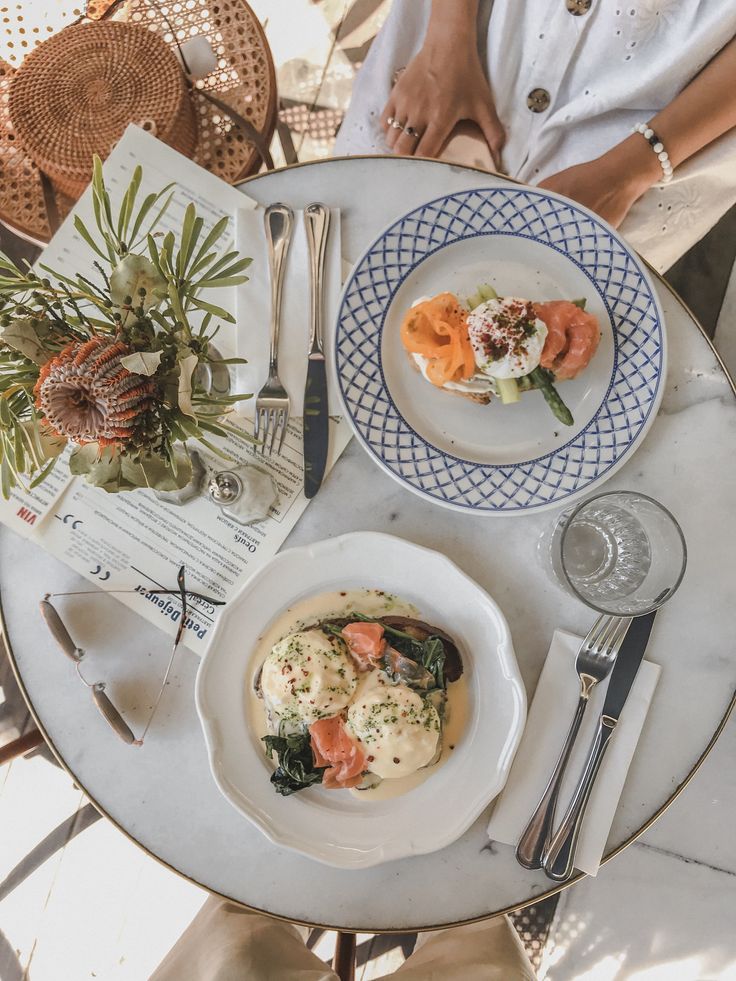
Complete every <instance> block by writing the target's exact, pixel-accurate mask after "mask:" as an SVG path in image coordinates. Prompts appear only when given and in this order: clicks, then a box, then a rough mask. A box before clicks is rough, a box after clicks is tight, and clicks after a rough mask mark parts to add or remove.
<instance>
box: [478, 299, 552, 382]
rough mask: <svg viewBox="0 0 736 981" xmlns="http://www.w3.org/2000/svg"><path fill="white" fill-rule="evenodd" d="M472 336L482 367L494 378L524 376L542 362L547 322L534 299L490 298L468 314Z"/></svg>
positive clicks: (479, 364)
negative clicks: (533, 301)
mask: <svg viewBox="0 0 736 981" xmlns="http://www.w3.org/2000/svg"><path fill="white" fill-rule="evenodd" d="M468 336H469V337H470V344H471V347H472V348H473V354H474V355H475V363H476V364H477V365H478V369H479V370H480V371H481V372H482V373H483V374H484V375H487V376H489V377H491V378H521V377H522V376H523V375H528V374H529V372H530V371H534V369H535V368H536V367H537V366H538V365H539V362H540V359H541V357H542V349H543V347H544V342H545V340H546V338H547V325H546V324H545V323H544V321H543V320H540V318H539V317H537V315H536V313H535V311H534V305H533V303H532V302H531V301H530V300H522V299H520V298H518V297H513V296H505V297H498V298H497V299H493V300H486V302H485V303H481V305H480V306H478V307H476V308H475V309H474V310H472V311H471V313H469V314H468Z"/></svg>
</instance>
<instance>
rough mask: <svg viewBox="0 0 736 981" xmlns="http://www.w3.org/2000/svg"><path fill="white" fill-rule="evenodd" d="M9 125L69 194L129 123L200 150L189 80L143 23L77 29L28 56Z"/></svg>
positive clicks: (13, 89)
mask: <svg viewBox="0 0 736 981" xmlns="http://www.w3.org/2000/svg"><path fill="white" fill-rule="evenodd" d="M8 112H9V114H10V123H11V126H12V128H13V130H14V132H15V136H16V139H17V140H19V142H20V144H21V145H22V147H23V149H24V150H25V151H26V153H27V154H28V155H29V156H30V158H31V160H33V162H34V163H35V164H36V166H37V167H39V168H40V169H41V170H42V171H43V172H44V173H45V174H47V175H48V176H49V177H50V178H51V180H52V181H53V184H54V186H55V187H56V188H57V189H58V190H60V191H62V192H63V193H64V194H67V195H69V196H72V197H75V196H77V195H79V194H81V193H82V191H83V190H84V189H85V187H86V186H87V184H88V183H89V182H90V180H91V179H92V157H93V155H94V154H95V153H97V154H100V155H101V156H107V155H108V154H109V153H110V151H111V150H112V148H113V147H114V146H115V144H116V143H117V141H118V140H119V139H120V137H121V136H122V135H123V133H124V132H125V129H126V127H127V125H128V123H130V122H139V123H141V125H145V126H146V128H148V129H149V130H151V131H152V132H153V133H155V135H156V136H158V137H159V138H160V139H162V140H163V141H164V142H166V143H168V144H169V145H170V146H172V147H174V149H176V150H179V151H180V152H181V153H184V154H186V155H187V156H191V154H192V153H193V151H194V146H195V143H196V130H195V123H194V106H193V103H192V99H191V98H190V95H189V90H188V86H187V82H186V79H185V77H184V73H183V72H182V70H181V66H180V64H179V62H178V61H177V60H176V58H175V56H174V53H173V51H172V50H171V48H170V47H169V46H168V45H167V44H166V42H165V41H164V39H163V38H162V37H161V36H160V35H158V34H156V32H155V31H149V30H148V29H147V28H146V27H144V26H143V25H142V24H131V23H126V22H124V21H114V20H110V21H106V22H104V23H94V22H92V21H87V22H80V23H77V24H71V25H70V26H69V27H66V28H64V30H63V31H60V32H59V33H58V34H54V35H52V36H51V37H50V38H48V40H46V41H44V42H43V44H39V45H37V46H36V47H35V48H34V49H33V51H31V53H30V54H29V55H28V57H27V58H26V59H25V61H24V62H23V64H22V65H21V66H20V68H19V69H18V71H17V72H15V75H14V77H13V78H12V80H11V82H10V89H9V98H8Z"/></svg>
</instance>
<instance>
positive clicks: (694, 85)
mask: <svg viewBox="0 0 736 981" xmlns="http://www.w3.org/2000/svg"><path fill="white" fill-rule="evenodd" d="M650 125H651V127H652V129H654V130H655V131H656V132H657V134H658V135H659V136H660V137H661V138H662V141H663V142H664V145H665V146H666V148H667V152H668V153H669V155H670V160H671V161H672V166H673V167H677V166H678V165H679V164H681V163H683V162H684V161H685V160H687V159H688V157H691V156H692V155H693V154H694V153H697V152H698V150H702V148H703V147H704V146H707V145H708V144H709V143H712V142H713V140H715V139H717V138H718V137H719V136H722V135H723V134H724V133H726V132H728V130H730V129H733V127H734V126H736V38H734V39H733V40H732V41H729V43H728V44H727V45H726V46H725V48H722V50H721V51H719V52H718V54H717V55H716V56H715V58H713V60H712V61H711V62H710V63H709V64H708V65H706V66H705V68H704V69H703V70H702V71H701V72H700V74H699V75H697V76H696V77H695V78H694V79H693V80H692V82H690V84H689V85H687V86H686V87H685V88H684V89H683V90H682V92H680V94H679V95H678V96H676V97H675V98H674V99H673V100H672V102H670V104H669V105H668V106H666V107H665V108H664V109H662V111H661V112H658V113H657V115H656V116H654V117H653V118H652V120H651V122H650Z"/></svg>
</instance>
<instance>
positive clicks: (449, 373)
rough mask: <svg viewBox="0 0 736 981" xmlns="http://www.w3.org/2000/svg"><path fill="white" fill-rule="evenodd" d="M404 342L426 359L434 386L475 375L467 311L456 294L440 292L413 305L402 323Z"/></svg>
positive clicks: (409, 348)
mask: <svg viewBox="0 0 736 981" xmlns="http://www.w3.org/2000/svg"><path fill="white" fill-rule="evenodd" d="M401 342H402V344H403V345H404V347H405V348H406V350H407V351H409V353H410V354H419V355H421V357H423V358H426V359H427V368H426V371H427V377H428V378H429V380H430V381H431V382H432V384H433V385H438V386H442V385H443V384H444V383H445V382H448V381H461V380H462V379H464V378H472V376H473V375H474V374H475V371H476V367H475V355H474V354H473V348H472V347H471V344H470V337H469V336H468V311H467V310H466V309H465V308H464V307H463V305H462V304H461V303H460V301H459V300H458V298H457V297H456V296H455V294H454V293H440V294H438V295H437V296H435V297H432V299H431V300H424V301H423V302H422V303H417V304H416V305H415V306H413V307H412V308H411V309H410V310H409V311H408V312H407V314H406V316H405V317H404V320H403V322H402V324H401Z"/></svg>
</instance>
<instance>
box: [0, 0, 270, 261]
mask: <svg viewBox="0 0 736 981" xmlns="http://www.w3.org/2000/svg"><path fill="white" fill-rule="evenodd" d="M83 6H84V5H83V4H81V3H78V4H76V5H75V4H74V2H73V0H58V2H57V4H56V7H55V9H54V12H53V18H52V17H51V15H50V13H48V12H46V11H42V10H41V8H42V7H45V5H44V4H39V5H38V6H36V4H32V5H31V4H27V3H26V4H20V3H9V2H0V221H2V222H3V223H4V224H5V225H7V226H8V227H9V228H11V229H13V230H14V231H16V232H18V233H19V234H21V235H23V236H24V237H26V238H29V239H31V240H32V241H35V242H37V243H39V244H41V243H44V242H46V241H48V239H49V238H50V236H51V232H52V226H51V223H50V221H49V216H48V214H47V206H46V201H45V197H44V182H43V180H42V176H41V171H40V170H39V168H38V167H37V166H36V164H35V163H34V162H33V160H32V159H31V157H30V155H29V154H28V153H27V152H26V150H25V148H24V146H23V144H22V142H21V140H20V139H19V134H17V133H16V132H15V130H14V128H13V125H12V122H11V119H10V112H9V91H10V88H11V84H12V81H13V78H14V77H15V75H16V73H18V72H19V70H20V68H21V67H22V65H23V63H24V61H25V59H26V58H27V57H30V54H31V53H32V52H33V50H34V49H35V48H36V47H37V45H38V44H39V42H41V41H43V40H45V39H46V38H49V37H53V35H54V34H55V33H57V32H58V31H60V30H62V29H64V28H65V27H66V26H67V25H70V24H74V23H75V22H77V21H87V20H92V19H97V18H103V21H102V22H101V23H100V24H99V25H96V26H104V24H105V21H104V18H106V17H107V18H108V19H109V18H110V16H111V15H112V16H113V17H114V18H115V19H116V20H117V19H121V20H124V21H126V22H127V23H128V24H130V25H136V26H139V27H141V28H147V29H148V30H150V31H152V32H153V33H155V34H157V35H158V36H159V37H160V38H161V39H162V40H163V41H164V42H165V44H166V45H167V46H168V47H169V48H170V49H171V50H175V49H176V48H177V42H178V43H182V42H184V41H185V40H187V39H188V38H190V37H194V36H197V35H200V36H203V37H205V38H206V39H207V40H208V41H209V43H210V45H211V47H212V49H213V51H214V53H215V56H216V58H217V66H216V68H215V69H214V70H213V71H212V72H211V73H210V74H209V75H207V76H206V77H204V78H202V79H198V80H196V81H194V82H191V83H188V86H189V99H190V104H191V105H192V106H193V112H194V126H195V130H196V145H195V147H194V149H193V151H192V156H193V159H194V160H195V161H196V162H197V163H199V164H200V165H201V166H203V167H205V168H206V169H207V170H209V171H211V172H212V173H214V174H216V175H217V176H218V177H221V178H223V179H224V180H226V181H227V182H228V183H235V182H236V181H238V180H242V179H243V178H244V177H246V176H248V175H249V174H251V173H253V172H254V171H255V170H256V169H257V167H258V166H259V163H260V155H259V151H258V149H257V148H256V146H255V145H254V144H253V143H252V142H250V141H249V140H248V139H247V138H246V137H245V136H244V135H243V134H242V132H241V131H240V129H238V127H237V126H236V125H235V124H234V123H233V121H232V119H230V118H229V116H228V115H227V114H226V113H224V112H223V111H222V110H221V109H220V108H218V107H217V106H216V105H214V104H213V103H212V102H210V101H209V100H208V99H207V97H206V96H207V95H208V94H210V95H211V96H213V97H216V98H217V99H219V100H220V101H221V102H223V103H225V104H227V106H229V107H230V108H231V109H233V110H234V111H235V112H236V113H238V114H239V115H240V116H242V117H243V118H244V119H245V120H247V121H248V122H249V123H250V124H251V125H252V126H253V127H254V128H255V130H256V131H257V132H258V133H260V134H261V135H262V137H263V139H264V140H265V142H266V144H267V143H268V142H270V139H271V136H272V134H273V131H274V128H275V125H276V108H277V96H276V77H275V71H274V66H273V60H272V58H271V52H270V49H269V47H268V42H267V41H266V37H265V34H264V33H263V29H262V27H261V25H260V23H259V21H258V19H257V17H256V16H255V14H254V13H253V11H252V10H251V9H250V7H249V6H248V5H247V3H246V2H245V0H187V2H186V3H179V2H176V3H174V2H168V0H127V2H126V3H120V0H118V2H117V3H115V2H111V0H90V2H89V4H88V5H87V6H86V8H85V9H82V8H83ZM108 22H109V21H108ZM93 29H94V27H93ZM141 121H142V120H141V118H140V114H136V117H135V118H132V119H131V120H130V122H141ZM158 135H161V134H160V133H159V134H158ZM168 142H172V141H171V140H169V141H168ZM103 153H104V148H103ZM46 183H47V184H48V182H46ZM67 190H72V188H70V187H68V188H67ZM47 193H48V187H47ZM76 193H78V192H75V194H72V195H69V194H64V193H62V192H61V190H60V189H58V193H57V194H56V202H55V203H56V208H57V210H58V212H59V216H60V217H62V218H63V217H64V215H65V214H66V213H67V212H68V211H69V210H70V208H71V207H72V205H73V203H74V199H75V195H76Z"/></svg>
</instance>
